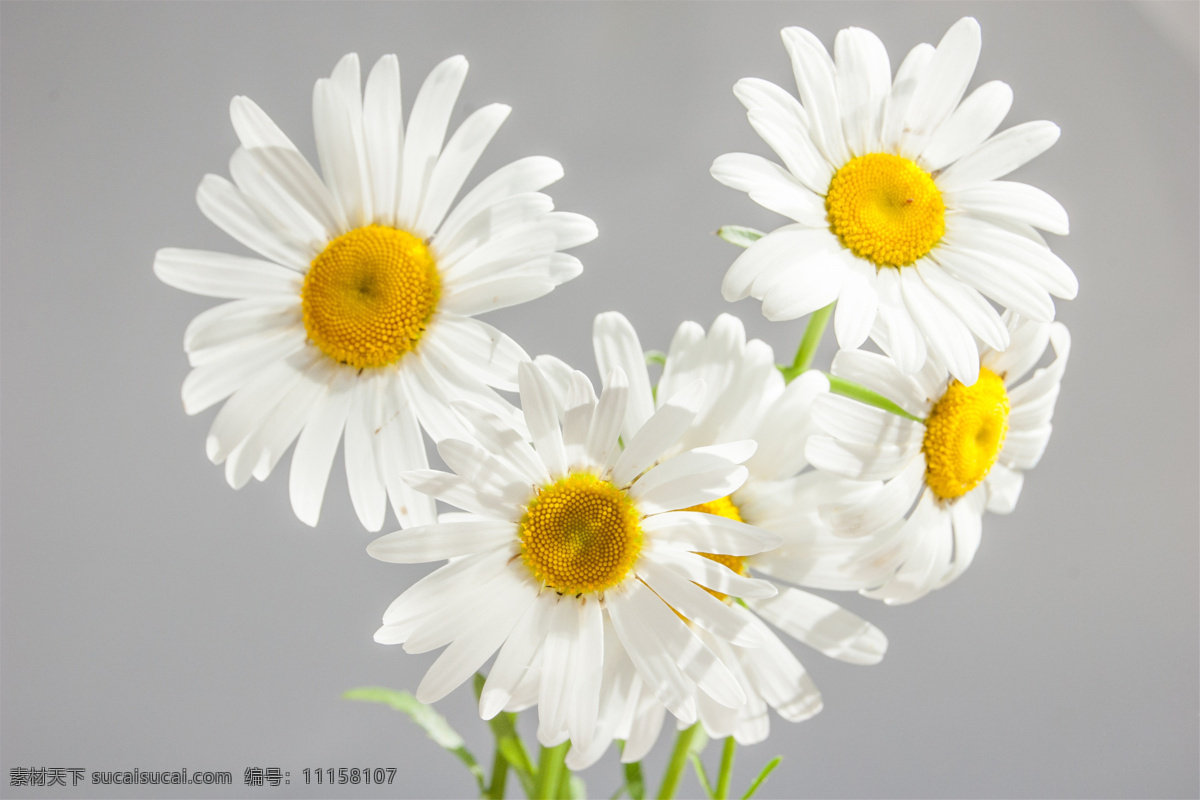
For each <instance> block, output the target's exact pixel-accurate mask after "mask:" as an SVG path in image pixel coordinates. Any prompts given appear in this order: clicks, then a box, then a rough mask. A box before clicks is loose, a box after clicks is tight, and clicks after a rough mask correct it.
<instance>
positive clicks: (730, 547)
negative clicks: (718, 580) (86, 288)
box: [642, 511, 780, 556]
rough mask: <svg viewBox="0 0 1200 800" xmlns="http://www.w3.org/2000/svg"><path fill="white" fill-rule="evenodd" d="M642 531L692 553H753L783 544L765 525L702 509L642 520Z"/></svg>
mask: <svg viewBox="0 0 1200 800" xmlns="http://www.w3.org/2000/svg"><path fill="white" fill-rule="evenodd" d="M642 530H643V531H644V532H645V533H647V534H652V536H653V539H654V541H655V542H656V546H657V545H662V546H666V547H676V548H679V549H682V550H686V551H688V552H696V553H723V554H727V555H734V556H750V555H754V554H756V553H761V552H763V551H765V550H770V549H772V548H774V547H777V546H779V543H780V540H779V537H778V536H777V535H775V534H773V533H771V532H769V531H765V530H763V529H762V528H756V527H754V526H753V525H747V524H746V523H744V522H738V521H737V520H732V519H727V518H725V517H721V516H718V515H716V514H706V513H703V512H700V511H673V512H670V513H667V514H656V515H654V516H652V517H646V518H645V519H644V520H642Z"/></svg>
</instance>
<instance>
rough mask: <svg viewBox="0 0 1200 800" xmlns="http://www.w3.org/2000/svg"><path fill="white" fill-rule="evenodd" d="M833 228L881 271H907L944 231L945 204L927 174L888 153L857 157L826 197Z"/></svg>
mask: <svg viewBox="0 0 1200 800" xmlns="http://www.w3.org/2000/svg"><path fill="white" fill-rule="evenodd" d="M825 212H826V214H827V218H828V220H829V229H830V230H831V231H833V233H834V235H836V236H837V237H838V239H840V240H841V242H842V244H843V245H845V246H846V248H847V249H849V250H850V251H851V252H852V253H854V255H856V256H858V257H859V258H864V259H866V260H867V261H870V262H871V263H873V264H875V265H876V266H877V267H903V266H906V265H908V264H912V263H913V262H915V261H916V260H917V259H918V258H921V257H922V256H924V255H925V254H927V253H928V252H929V251H930V250H932V249H933V246H934V245H935V244H937V243H938V240H939V239H941V238H942V234H944V233H945V232H946V205H945V203H943V202H942V193H941V192H940V191H938V188H937V186H936V185H935V184H934V182H933V178H931V177H930V175H929V173H928V172H926V171H925V170H923V169H921V168H920V167H918V166H917V165H916V164H914V163H913V162H912V161H909V160H908V159H907V158H901V157H900V156H894V155H891V154H890V153H869V154H868V155H865V156H858V157H857V158H853V159H851V160H850V161H848V162H846V164H845V165H844V166H843V167H842V168H841V169H839V170H838V171H837V172H836V173H835V174H834V176H833V180H831V181H830V182H829V192H828V193H827V194H826V195H825Z"/></svg>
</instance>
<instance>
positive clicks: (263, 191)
mask: <svg viewBox="0 0 1200 800" xmlns="http://www.w3.org/2000/svg"><path fill="white" fill-rule="evenodd" d="M298 158H299V161H297V159H298ZM300 162H303V158H302V157H299V154H297V153H294V152H292V151H291V150H283V149H280V148H272V149H267V148H256V149H254V150H247V149H245V148H241V147H239V148H238V149H237V150H236V151H234V154H233V156H232V157H230V159H229V174H230V177H232V178H233V181H234V183H236V184H237V186H238V188H239V189H241V190H242V191H243V192H244V193H245V196H246V200H247V202H248V203H250V204H251V205H253V206H254V207H255V208H256V209H257V210H258V211H259V212H260V215H261V216H269V217H271V218H272V219H274V220H276V221H277V222H278V223H279V224H280V225H281V226H282V227H284V228H286V229H287V230H288V231H289V233H290V235H291V236H293V237H294V238H295V239H296V240H298V241H300V242H303V243H304V244H305V246H306V249H307V250H308V251H309V252H310V253H312V254H313V255H316V254H317V253H320V252H321V250H323V249H324V248H325V243H326V242H327V241H329V240H330V239H331V238H333V237H334V236H336V235H337V234H338V233H340V232H341V229H339V228H337V227H331V226H330V225H328V224H326V223H325V222H323V221H322V220H320V219H318V217H317V216H316V215H315V214H314V212H313V211H310V210H309V208H308V207H307V203H313V202H314V201H313V200H312V198H311V197H308V196H305V195H303V194H301V197H302V198H303V199H298V198H297V197H296V196H295V194H300V193H302V192H303V191H304V190H305V188H306V187H305V186H304V184H303V183H300V185H299V186H292V187H289V186H285V185H284V184H283V182H282V181H284V180H289V179H290V180H292V182H293V183H296V182H299V181H300V180H302V179H300V178H298V177H297V176H296V174H295V173H297V172H299V173H301V174H303V167H300V166H299V163H300ZM304 163H305V164H306V163H307V162H304ZM309 169H310V170H311V167H310V168H309ZM312 177H313V179H314V180H317V181H318V183H319V179H317V178H316V175H315V174H314V175H313V176H312ZM322 187H323V185H322ZM323 193H324V195H325V197H326V199H327V200H328V201H329V202H332V198H329V197H328V192H323ZM319 202H320V201H315V204H316V205H317V206H318V209H317V210H316V213H317V214H319V213H320V207H319ZM264 212H265V213H264Z"/></svg>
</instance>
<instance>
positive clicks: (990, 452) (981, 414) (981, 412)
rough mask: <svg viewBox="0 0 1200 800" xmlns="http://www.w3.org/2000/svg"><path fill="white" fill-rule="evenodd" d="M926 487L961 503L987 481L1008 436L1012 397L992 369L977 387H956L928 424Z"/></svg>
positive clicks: (939, 403) (981, 373) (923, 447)
mask: <svg viewBox="0 0 1200 800" xmlns="http://www.w3.org/2000/svg"><path fill="white" fill-rule="evenodd" d="M925 426H926V427H925V441H924V443H923V444H922V445H921V450H922V451H924V453H925V483H926V484H927V485H928V486H929V488H930V489H932V490H933V493H934V494H935V495H937V496H938V497H939V498H941V499H942V500H953V499H954V498H956V497H962V496H963V495H964V494H966V493H967V492H969V491H971V490H972V489H974V488H975V487H976V486H978V485H979V483H980V482H981V481H982V480H983V479H984V478H986V477H987V474H988V472H989V471H990V470H991V469H992V465H993V464H995V463H996V457H997V456H999V455H1000V448H1002V447H1003V446H1004V437H1005V436H1006V435H1007V434H1008V393H1007V392H1006V391H1005V390H1004V381H1003V380H1002V379H1001V378H1000V376H999V375H997V374H996V373H994V372H992V371H991V370H989V369H986V368H982V369H980V370H979V380H978V381H976V382H975V385H974V386H963V385H962V383H960V382H959V381H957V380H956V381H952V382H951V383H950V386H949V387H948V388H947V389H946V393H945V394H944V395H942V397H941V399H940V400H938V401H937V403H936V404H935V405H934V407H933V411H932V412H931V413H930V414H929V419H927V420H926V421H925Z"/></svg>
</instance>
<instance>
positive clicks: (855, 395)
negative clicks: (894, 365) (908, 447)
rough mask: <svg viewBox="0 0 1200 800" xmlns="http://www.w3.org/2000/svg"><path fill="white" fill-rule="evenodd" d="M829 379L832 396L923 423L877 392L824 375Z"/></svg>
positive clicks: (843, 379) (842, 379) (834, 376)
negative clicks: (838, 396) (845, 398)
mask: <svg viewBox="0 0 1200 800" xmlns="http://www.w3.org/2000/svg"><path fill="white" fill-rule="evenodd" d="M825 377H827V378H829V391H831V392H833V393H834V394H840V395H841V396H842V397H849V398H850V399H851V400H857V401H858V402H860V403H865V404H866V405H869V406H874V407H875V408H881V409H883V410H884V411H887V412H888V413H889V414H895V415H896V416H898V417H904V418H905V419H911V420H912V421H913V422H920V423H922V424H923V423H924V422H925V420H923V419H921V418H920V417H914V416H913V415H912V414H910V413H908V412H907V411H905V410H904V409H903V408H901V407H900V406H898V405H896V404H895V403H893V402H892V401H891V400H889V399H887V398H886V397H884V396H883V395H881V394H879V393H878V392H873V391H871V390H870V389H868V388H867V387H865V386H860V385H859V384H857V383H855V382H854V381H848V380H846V379H845V378H839V377H837V376H836V375H829V374H826V376H825Z"/></svg>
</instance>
